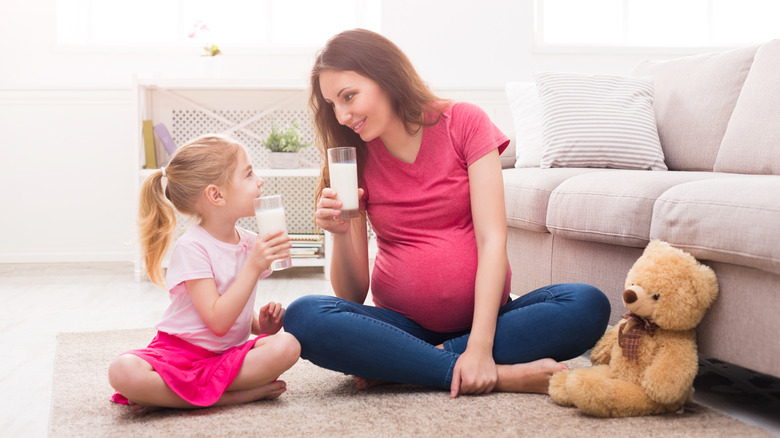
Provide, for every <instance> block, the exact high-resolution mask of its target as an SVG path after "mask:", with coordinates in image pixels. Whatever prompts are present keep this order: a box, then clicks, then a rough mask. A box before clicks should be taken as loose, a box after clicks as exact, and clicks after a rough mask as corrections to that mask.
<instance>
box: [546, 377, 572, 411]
mask: <svg viewBox="0 0 780 438" xmlns="http://www.w3.org/2000/svg"><path fill="white" fill-rule="evenodd" d="M570 373H571V371H558V372H557V373H555V374H553V376H552V377H551V378H550V386H549V387H548V389H547V392H548V393H549V394H550V397H552V400H553V401H554V402H555V404H557V405H560V406H574V403H572V401H571V397H569V394H568V392H566V378H567V376H568V375H569V374H570Z"/></svg>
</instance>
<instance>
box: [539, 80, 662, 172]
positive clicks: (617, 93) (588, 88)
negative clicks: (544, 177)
mask: <svg viewBox="0 0 780 438" xmlns="http://www.w3.org/2000/svg"><path fill="white" fill-rule="evenodd" d="M534 78H535V79H536V86H537V88H538V90H539V99H540V102H541V107H542V141H543V142H544V152H543V153H542V160H541V167H543V168H549V167H609V168H615V169H651V170H667V168H666V164H664V153H663V150H662V149H661V142H660V140H659V139H658V130H657V129H656V125H655V114H654V112H653V82H652V80H651V79H649V78H629V77H621V76H605V75H594V76H589V75H580V74H571V73H550V72H545V73H536V74H534Z"/></svg>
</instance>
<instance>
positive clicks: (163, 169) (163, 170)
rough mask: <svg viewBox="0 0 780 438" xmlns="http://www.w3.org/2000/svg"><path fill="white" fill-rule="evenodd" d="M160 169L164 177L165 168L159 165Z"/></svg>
mask: <svg viewBox="0 0 780 438" xmlns="http://www.w3.org/2000/svg"><path fill="white" fill-rule="evenodd" d="M160 170H162V176H163V178H165V177H166V175H165V168H164V167H161V168H160Z"/></svg>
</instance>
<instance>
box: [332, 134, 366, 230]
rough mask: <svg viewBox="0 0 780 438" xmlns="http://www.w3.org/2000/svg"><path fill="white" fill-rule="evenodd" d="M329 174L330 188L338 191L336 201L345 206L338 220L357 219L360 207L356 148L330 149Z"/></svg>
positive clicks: (337, 217)
mask: <svg viewBox="0 0 780 438" xmlns="http://www.w3.org/2000/svg"><path fill="white" fill-rule="evenodd" d="M328 173H329V174H330V188H331V189H333V190H335V191H336V199H338V200H339V201H341V202H342V204H343V205H342V206H341V214H340V215H338V216H336V219H349V218H353V217H357V216H358V208H359V207H358V182H357V159H356V157H355V148H353V147H343V148H330V149H328Z"/></svg>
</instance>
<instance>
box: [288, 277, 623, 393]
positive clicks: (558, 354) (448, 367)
mask: <svg viewBox="0 0 780 438" xmlns="http://www.w3.org/2000/svg"><path fill="white" fill-rule="evenodd" d="M442 311H443V312H446V311H447V309H442ZM609 314H610V305H609V300H608V299H607V297H606V296H605V295H604V294H603V293H602V292H601V291H600V290H598V289H596V288H595V287H593V286H589V285H586V284H580V283H567V284H556V285H552V286H547V287H543V288H541V289H537V290H535V291H533V292H530V293H528V294H526V295H523V296H522V297H520V298H518V299H515V300H513V301H510V302H508V303H507V304H505V305H503V306H501V308H500V310H499V316H498V321H497V323H496V335H495V340H494V343H493V345H494V346H493V359H494V360H495V361H496V363H497V364H516V363H525V362H531V361H534V360H537V359H541V358H546V357H549V358H553V359H555V360H557V361H561V360H567V359H571V358H573V357H576V356H579V355H581V354H582V353H584V352H585V351H587V350H588V349H589V348H591V347H593V345H594V344H595V343H596V341H598V340H599V338H601V336H602V335H603V334H604V331H605V330H606V327H607V322H608V320H609ZM284 329H285V331H287V332H288V333H291V334H293V335H294V336H295V337H296V338H297V339H298V341H299V342H300V343H301V357H302V358H304V359H307V360H309V361H311V362H313V363H315V364H317V365H319V366H321V367H324V368H328V369H331V370H334V371H341V372H344V373H347V374H353V375H356V376H360V377H364V378H368V379H378V380H384V381H390V382H398V383H409V384H413V385H421V386H429V387H438V388H443V389H449V387H450V381H451V380H452V370H453V368H454V367H455V361H456V360H457V359H458V357H459V356H460V354H461V353H463V352H464V351H465V350H466V343H467V342H468V338H469V331H468V330H466V331H462V332H455V333H439V332H434V331H431V330H428V329H425V328H423V327H421V326H420V325H419V324H417V323H416V322H414V321H412V320H411V319H408V318H406V317H404V316H402V315H400V314H399V313H397V312H395V311H392V310H388V309H382V308H379V307H374V306H366V305H363V304H357V303H354V302H351V301H347V300H344V299H341V298H336V297H332V296H323V295H308V296H304V297H301V298H299V299H297V300H295V301H294V302H293V303H292V304H290V306H289V307H288V308H287V310H286V311H285V313H284ZM442 343H443V345H444V349H443V350H442V349H439V348H436V345H439V344H442Z"/></svg>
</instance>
